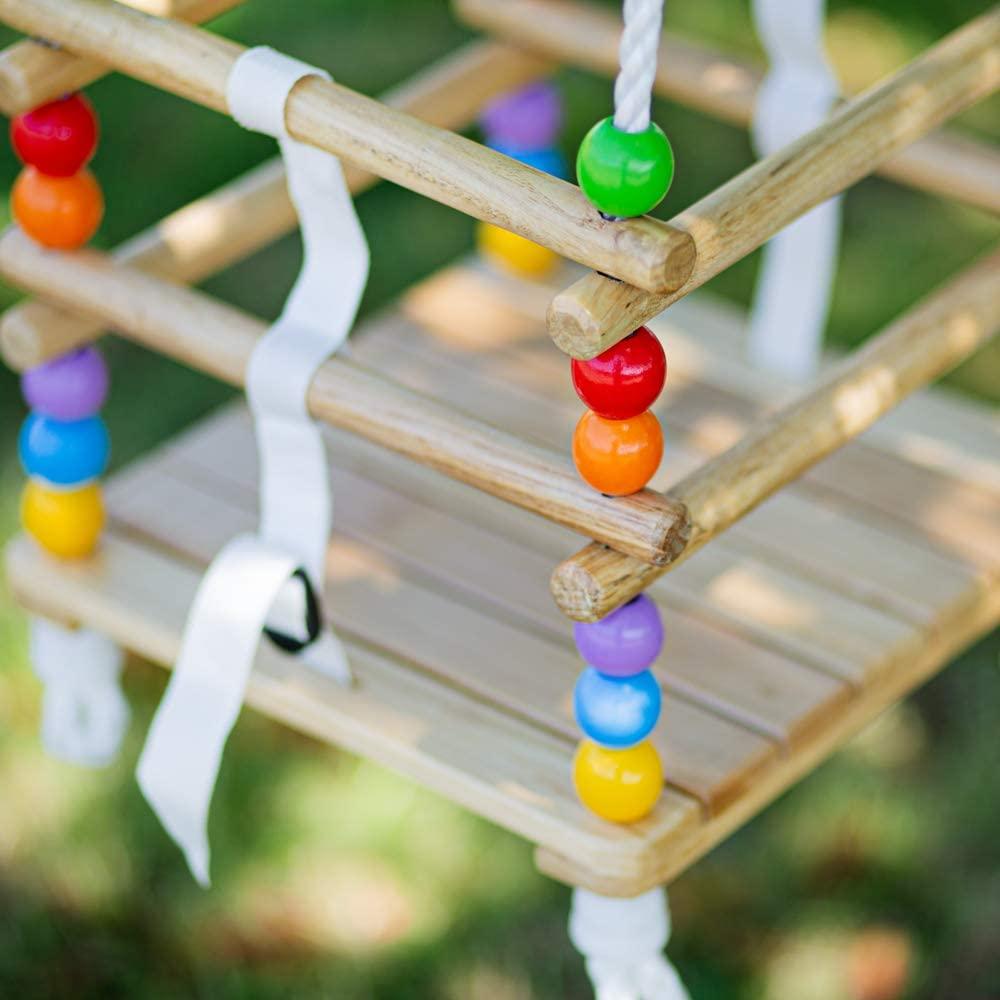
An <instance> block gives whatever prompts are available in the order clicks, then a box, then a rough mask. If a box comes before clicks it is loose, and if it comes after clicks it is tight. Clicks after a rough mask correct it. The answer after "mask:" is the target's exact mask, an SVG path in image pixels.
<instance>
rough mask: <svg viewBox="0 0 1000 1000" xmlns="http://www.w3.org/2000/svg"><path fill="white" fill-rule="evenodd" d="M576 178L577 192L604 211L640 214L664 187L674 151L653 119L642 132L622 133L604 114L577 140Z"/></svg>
mask: <svg viewBox="0 0 1000 1000" xmlns="http://www.w3.org/2000/svg"><path fill="white" fill-rule="evenodd" d="M576 176H577V179H578V181H579V183H580V187H581V188H583V193H584V194H585V195H586V196H587V197H588V198H589V199H590V201H591V202H592V203H593V205H594V206H595V207H596V208H597V209H598V210H599V211H601V212H603V213H604V214H605V215H613V216H618V217H620V218H631V217H632V216H634V215H645V213H646V212H648V211H649V210H650V209H651V208H654V207H655V206H656V205H658V204H659V203H660V202H661V201H662V200H663V196H664V195H665V194H666V193H667V190H668V189H669V188H670V182H671V181H672V180H673V179H674V151H673V150H672V149H671V148H670V142H669V141H668V139H667V137H666V136H665V135H664V134H663V129H661V128H660V126H659V125H657V124H656V123H655V122H650V124H649V127H648V128H646V129H645V131H643V132H622V131H621V130H620V129H617V128H615V124H614V120H613V119H612V118H605V119H604V120H603V121H599V122H598V123H597V124H596V125H595V126H594V127H593V128H592V129H591V130H590V131H589V132H588V133H587V134H586V135H585V136H584V139H583V142H582V143H580V151H579V152H578V153H577V155H576Z"/></svg>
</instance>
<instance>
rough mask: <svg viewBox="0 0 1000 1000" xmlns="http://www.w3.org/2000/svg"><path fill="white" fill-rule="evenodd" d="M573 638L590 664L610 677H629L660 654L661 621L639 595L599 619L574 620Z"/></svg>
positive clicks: (644, 668) (651, 607) (661, 638)
mask: <svg viewBox="0 0 1000 1000" xmlns="http://www.w3.org/2000/svg"><path fill="white" fill-rule="evenodd" d="M573 638H574V639H575V640H576V648H577V649H578V650H579V651H580V655H581V656H582V657H583V658H584V660H585V661H586V662H587V663H588V664H590V666H592V667H594V668H595V669H596V670H599V671H600V672H601V673H602V674H608V675H609V676H611V677H631V676H632V675H634V674H638V673H641V672H642V671H643V670H646V669H647V668H649V667H650V666H652V664H653V662H654V661H655V660H656V658H657V657H658V656H659V655H660V650H661V649H662V648H663V622H662V621H660V612H659V611H658V610H657V608H656V605H655V604H654V603H653V602H652V601H651V600H650V599H649V598H648V597H647V596H646V595H645V594H640V595H639V596H638V597H637V598H635V600H632V601H629V603H628V604H626V605H623V606H622V607H620V608H618V609H617V610H615V611H612V612H611V614H610V615H608V616H607V617H606V618H602V619H601V620H600V621H599V622H589V623H584V622H577V623H576V624H575V625H574V626H573Z"/></svg>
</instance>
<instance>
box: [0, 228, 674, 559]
mask: <svg viewBox="0 0 1000 1000" xmlns="http://www.w3.org/2000/svg"><path fill="white" fill-rule="evenodd" d="M0 273H2V274H3V276H4V277H5V278H6V279H7V280H9V281H10V282H12V283H13V284H16V285H19V286H20V287H23V288H26V289H29V290H30V291H33V292H35V293H37V294H41V295H44V296H46V297H49V298H52V299H54V300H56V301H58V302H62V303H64V304H66V305H68V306H69V307H71V308H73V309H77V310H81V311H83V312H87V313H90V314H91V315H93V316H94V317H96V318H99V319H100V320H101V321H102V322H104V323H107V324H108V325H110V326H112V327H114V328H115V329H116V330H118V331H120V332H121V333H124V334H126V335H127V336H129V337H131V338H132V339H133V340H136V341H137V342H139V343H141V344H143V345H145V346H146V347H149V348H151V349H152V350H155V351H159V352H160V353H162V354H166V355H168V356H170V357H173V358H176V359H178V360H179V361H181V362H182V363H184V364H188V365H191V366H192V367H194V368H198V369H200V370H202V371H204V372H207V373H208V374H210V375H213V376H215V377H216V378H219V379H222V380H223V381H225V382H229V383H230V384H232V385H242V384H243V381H244V377H245V372H246V366H247V364H248V362H249V359H250V355H251V353H252V352H253V349H254V346H255V345H256V343H257V340H258V339H259V337H260V336H261V335H262V334H263V333H264V330H265V324H264V323H263V322H262V321H261V320H258V319H256V318H254V317H252V316H249V315H248V314H247V313H244V312H242V311H240V310H238V309H236V308H234V307H232V306H228V305H226V304H224V303H222V302H219V301H218V300H216V299H213V298H212V297H211V296H209V295H206V294H204V293H203V292H196V291H194V290H192V289H188V288H184V287H182V286H180V285H174V284H171V283H168V282H165V281H163V280H161V279H159V278H154V277H152V276H150V275H148V274H144V273H142V272H141V271H137V270H135V269H133V268H128V267H125V266H123V265H120V264H115V263H114V262H113V261H112V260H111V259H110V258H109V257H108V256H107V255H105V254H101V253H98V252H97V251H96V250H81V251H77V252H75V253H59V252H55V251H47V250H44V249H43V248H41V247H39V246H38V245H37V244H35V243H34V242H32V241H31V240H30V239H28V238H27V237H26V236H25V235H24V234H23V233H22V232H21V231H20V230H18V229H10V230H8V231H7V232H6V233H5V234H4V235H3V236H2V237H0ZM308 405H309V410H310V412H311V413H312V415H313V416H314V417H316V418H317V419H319V420H324V421H326V422H327V423H329V424H332V425H333V426H335V427H342V428H344V429H345V430H349V431H351V432H352V433H355V434H358V435H360V436H361V437H364V438H366V439H367V440H369V441H373V442H375V443H376V444H378V445H381V446H382V447H384V448H388V449H390V450H392V451H396V452H399V453H400V454H402V455H406V456H407V457H408V458H412V459H414V460H416V461H418V462H421V463H422V464H424V465H429V466H431V467H432V468H435V469H437V470H438V471H440V472H443V473H445V474H446V475H449V476H452V477H453V478H455V479H458V480H460V481H461V482H465V483H468V484H469V485H471V486H475V487H476V488H477V489H481V490H484V491H485V492H487V493H491V494H493V495H495V496H498V497H501V498H502V499H504V500H507V501H509V502H510V503H513V504H515V505H517V506H519V507H524V508H525V509H527V510H531V511H534V512H536V513H538V514H541V515H542V516H543V517H546V518H548V519H550V520H552V521H555V522H556V523H557V524H562V525H565V526H566V527H568V528H570V529H572V530H574V531H577V532H579V533H580V534H583V535H586V536H588V537H591V538H597V539H600V540H601V541H602V542H604V543H605V544H607V545H612V546H614V547H615V548H618V549H620V550H621V551H623V552H628V553H630V554H631V555H633V556H635V557H636V558H637V559H639V560H644V559H648V560H650V561H651V562H662V561H663V560H664V559H667V558H669V556H670V555H671V554H672V552H673V551H674V550H675V549H676V548H678V547H679V546H680V545H682V544H683V540H684V536H685V533H686V531H687V524H686V521H685V516H684V510H683V508H681V507H680V506H679V505H678V504H676V503H675V502H674V501H673V500H671V499H669V498H667V497H664V496H663V495H662V494H659V493H656V492H654V491H652V490H643V491H642V492H641V493H636V494H634V495H633V496H629V497H618V498H613V497H605V496H603V495H602V494H600V493H597V492H596V491H594V490H592V489H591V488H590V487H589V486H587V485H586V484H585V483H583V482H581V480H580V479H579V477H578V476H577V475H576V472H575V471H574V469H573V467H572V464H571V463H570V461H569V458H568V457H567V456H565V455H561V454H559V453H557V452H553V451H550V450H548V449H546V448H542V447H539V446H537V445H535V444H532V443H530V442H528V441H522V440H520V439H519V438H517V437H515V436H513V435H511V434H507V433H506V432H504V431H502V430H499V429H497V428H495V427H491V426H490V425H489V424H485V423H482V422H481V421H479V420H476V419H475V418H473V417H470V416H467V415H465V414H463V413H460V412H458V411H456V410H454V409H452V408H451V407H448V406H445V405H443V404H441V403H439V402H437V401H435V400H433V399H430V398H429V397H426V396H423V395H421V394H420V393H417V392H414V391H412V390H410V389H407V388H405V387H404V386H402V385H400V384H398V383H396V382H393V381H391V380H389V379H385V378H382V377H381V376H380V375H378V374H377V373H376V372H374V371H372V370H370V369H367V368H365V367H363V366H361V365H358V364H354V363H353V362H351V361H349V360H346V359H344V358H341V357H334V358H332V359H330V360H329V361H327V362H326V363H325V364H324V365H323V366H322V368H320V370H319V372H318V373H317V375H316V377H315V379H314V380H313V382H312V385H311V387H310V389H309V397H308Z"/></svg>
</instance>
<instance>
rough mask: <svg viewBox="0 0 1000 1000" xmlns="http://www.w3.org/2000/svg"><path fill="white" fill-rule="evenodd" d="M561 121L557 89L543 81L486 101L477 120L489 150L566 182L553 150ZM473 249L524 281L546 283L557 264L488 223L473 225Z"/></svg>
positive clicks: (548, 254)
mask: <svg viewBox="0 0 1000 1000" xmlns="http://www.w3.org/2000/svg"><path fill="white" fill-rule="evenodd" d="M562 120H563V105H562V97H561V95H560V93H559V90H558V88H557V87H556V86H555V85H554V84H552V83H551V82H549V81H542V82H539V83H532V84H529V85H528V86H526V87H522V88H520V89H519V90H515V91H512V92H511V93H508V94H503V95H502V96H500V97H498V98H496V99H494V100H493V101H491V102H490V103H489V104H487V106H486V107H485V109H484V110H483V113H482V115H481V116H480V125H481V127H482V130H483V135H484V138H485V139H486V145H487V146H489V147H490V148H491V149H495V150H496V151H497V152H499V153H503V154H504V155H505V156H510V157H512V158H513V159H515V160H519V161H520V162H521V163H525V164H527V165H528V166H529V167H534V168H535V169H536V170H541V171H543V172H544V173H547V174H553V175H555V176H556V177H560V178H563V179H565V178H566V177H567V176H568V173H569V172H568V170H567V167H566V160H565V158H564V157H563V154H562V151H561V150H560V149H559V146H558V139H559V132H560V130H561V128H562ZM476 245H477V247H478V248H479V252H480V253H481V254H482V255H483V257H484V258H485V259H486V260H488V261H489V262H490V263H491V264H493V265H494V266H496V267H497V268H499V269H500V270H503V271H509V272H511V273H513V274H517V275H520V276H521V277H525V278H534V279H541V278H545V277H547V276H548V275H550V274H551V273H552V272H553V271H554V270H555V269H556V268H557V267H558V266H559V263H560V258H559V255H558V254H557V253H555V252H554V251H552V250H549V249H548V247H543V246H539V244H537V243H533V242H532V241H531V240H529V239H526V238H525V237H524V236H520V235H519V234H517V233H512V232H510V231H509V230H506V229H501V228H500V227H499V226H494V225H492V224H491V223H488V222H480V223H479V224H478V226H477V228H476Z"/></svg>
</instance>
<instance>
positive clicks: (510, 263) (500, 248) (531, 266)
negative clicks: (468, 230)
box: [477, 222, 559, 278]
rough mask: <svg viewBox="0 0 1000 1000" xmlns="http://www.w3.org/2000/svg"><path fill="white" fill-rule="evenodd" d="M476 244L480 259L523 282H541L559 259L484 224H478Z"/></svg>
mask: <svg viewBox="0 0 1000 1000" xmlns="http://www.w3.org/2000/svg"><path fill="white" fill-rule="evenodd" d="M477 243H478V245H479V252H480V253H481V254H483V256H485V257H487V258H489V259H490V260H491V261H493V262H494V263H496V264H498V265H499V266H500V267H502V268H504V269H505V270H508V271H513V272H514V273H515V274H519V275H521V276H522V277H525V278H544V277H545V276H546V275H547V274H551V273H552V272H553V271H554V270H555V269H556V267H557V266H558V265H559V255H558V254H557V253H553V252H552V251H551V250H549V249H548V247H542V246H539V245H538V244H537V243H532V242H531V240H528V239H525V238H524V237H523V236H519V235H518V234H517V233H511V232H508V231H507V230H506V229H501V228H500V227H499V226H492V225H490V224H489V223H488V222H481V223H480V224H479V229H478V233H477Z"/></svg>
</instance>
